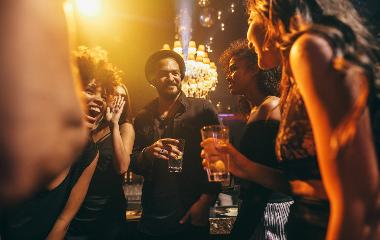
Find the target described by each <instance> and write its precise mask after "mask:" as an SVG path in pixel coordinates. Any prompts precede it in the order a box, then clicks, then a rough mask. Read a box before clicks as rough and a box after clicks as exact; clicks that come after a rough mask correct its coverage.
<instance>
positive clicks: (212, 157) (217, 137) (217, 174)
mask: <svg viewBox="0 0 380 240" xmlns="http://www.w3.org/2000/svg"><path fill="white" fill-rule="evenodd" d="M201 134H202V140H203V141H204V143H206V144H205V145H204V151H205V152H206V159H207V162H206V165H205V166H204V167H205V170H206V172H207V176H208V180H209V181H210V182H227V181H229V179H230V173H229V171H228V169H229V161H230V159H229V155H228V154H225V153H221V152H219V151H217V149H216V147H215V146H216V145H217V144H221V143H227V142H229V129H228V127H226V126H223V125H210V126H204V127H203V128H202V129H201Z"/></svg>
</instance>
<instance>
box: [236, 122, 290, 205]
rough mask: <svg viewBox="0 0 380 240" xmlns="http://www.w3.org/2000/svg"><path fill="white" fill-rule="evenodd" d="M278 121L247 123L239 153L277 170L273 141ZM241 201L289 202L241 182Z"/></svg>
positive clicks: (280, 195) (265, 189)
mask: <svg viewBox="0 0 380 240" xmlns="http://www.w3.org/2000/svg"><path fill="white" fill-rule="evenodd" d="M278 127H279V121H276V120H259V121H253V122H249V123H247V125H246V127H245V131H244V135H243V137H242V139H241V141H240V151H241V153H242V154H243V155H244V156H246V157H247V158H248V159H249V160H251V161H254V162H257V163H260V164H263V165H265V166H268V167H271V168H278V161H277V157H276V152H275V141H276V136H277V132H278ZM240 189H241V190H240V197H241V199H245V198H252V197H255V198H256V199H258V198H261V200H262V201H265V202H278V201H289V200H291V198H290V197H289V196H287V195H284V194H281V193H277V192H273V191H272V190H270V189H268V188H265V187H264V186H262V185H259V184H256V183H254V182H248V181H241V188H240Z"/></svg>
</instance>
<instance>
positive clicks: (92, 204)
mask: <svg viewBox="0 0 380 240" xmlns="http://www.w3.org/2000/svg"><path fill="white" fill-rule="evenodd" d="M97 145H98V149H99V160H98V163H97V166H96V170H95V172H94V175H93V177H92V180H91V183H90V186H89V189H88V192H87V195H86V198H85V199H84V201H83V204H82V206H81V208H80V209H79V211H78V213H77V214H76V216H75V218H74V219H73V220H72V222H71V224H70V228H69V230H68V234H67V235H68V236H88V237H89V236H97V237H99V236H107V231H108V230H107V229H111V228H112V227H111V226H112V225H117V224H120V223H122V222H123V221H124V220H125V210H126V201H125V197H124V193H123V186H122V179H121V177H120V176H119V174H118V173H117V171H116V170H115V168H114V164H113V158H114V157H115V156H114V153H113V145H112V137H111V135H110V134H108V135H107V136H106V137H105V138H103V139H102V140H101V141H99V142H98V143H97Z"/></svg>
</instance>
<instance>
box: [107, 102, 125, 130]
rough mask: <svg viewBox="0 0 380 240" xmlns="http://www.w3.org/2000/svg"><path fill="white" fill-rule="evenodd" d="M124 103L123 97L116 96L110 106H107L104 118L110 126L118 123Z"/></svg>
mask: <svg viewBox="0 0 380 240" xmlns="http://www.w3.org/2000/svg"><path fill="white" fill-rule="evenodd" d="M124 105H125V100H124V97H121V96H117V97H116V99H115V100H114V102H113V104H112V106H111V107H107V111H106V120H107V122H108V123H109V124H110V125H111V126H115V125H117V124H118V123H119V120H120V116H121V114H122V112H123V109H124Z"/></svg>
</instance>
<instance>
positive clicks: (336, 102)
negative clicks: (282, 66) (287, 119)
mask: <svg viewBox="0 0 380 240" xmlns="http://www.w3.org/2000/svg"><path fill="white" fill-rule="evenodd" d="M290 65H291V69H292V72H293V75H294V78H295V81H296V83H297V85H298V87H299V89H300V92H301V94H302V97H303V99H304V102H305V105H306V109H307V112H308V114H309V117H310V121H311V126H312V129H313V133H314V138H315V142H316V150H317V155H318V163H319V167H320V170H321V175H322V180H323V183H324V186H325V188H326V192H327V195H328V197H329V200H330V206H331V213H330V220H329V226H328V234H327V239H334V240H337V239H344V240H346V239H365V236H364V235H363V234H364V230H365V228H366V227H368V226H366V223H367V220H368V217H369V216H370V215H371V211H373V210H374V209H373V208H374V204H375V201H376V196H377V194H378V191H379V173H378V166H377V160H376V155H375V151H374V146H373V142H372V137H371V136H372V135H371V126H370V121H369V115H368V111H367V110H366V109H365V111H363V114H362V116H361V117H360V119H359V120H358V121H357V123H356V126H355V127H356V128H355V130H356V133H355V135H354V136H353V139H352V141H351V142H350V143H349V146H348V147H347V148H345V149H344V152H342V153H341V154H338V155H336V154H334V152H335V149H333V148H332V145H331V144H330V142H331V139H332V137H333V134H334V130H335V129H336V128H337V127H338V126H339V124H341V123H342V120H343V119H344V118H345V117H347V116H346V115H347V113H348V112H349V110H350V108H351V107H352V105H353V103H354V102H355V100H356V99H357V95H358V94H360V93H358V92H357V89H359V88H358V86H359V84H360V80H359V79H360V78H362V77H363V74H360V72H359V71H357V72H356V73H355V72H354V73H352V72H351V73H350V74H356V75H355V78H353V79H354V81H350V82H349V83H348V82H346V81H345V80H346V79H345V78H344V77H345V76H344V75H343V74H342V73H341V72H338V71H337V70H335V69H334V68H333V51H332V49H331V47H330V45H329V43H328V42H327V41H326V40H325V39H323V38H321V37H319V36H316V35H311V34H304V35H303V36H301V37H300V38H299V39H298V40H297V41H296V42H295V43H294V46H293V47H292V49H291V52H290ZM349 71H351V70H349ZM354 71H355V70H354ZM367 229H368V228H367Z"/></svg>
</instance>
